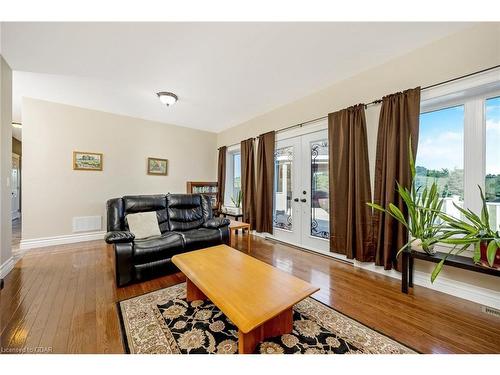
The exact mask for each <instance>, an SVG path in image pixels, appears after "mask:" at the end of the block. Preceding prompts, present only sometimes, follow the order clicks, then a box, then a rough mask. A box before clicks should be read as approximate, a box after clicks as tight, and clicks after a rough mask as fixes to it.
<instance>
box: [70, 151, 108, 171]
mask: <svg viewBox="0 0 500 375" xmlns="http://www.w3.org/2000/svg"><path fill="white" fill-rule="evenodd" d="M73 170H75V171H102V154H101V153H98V152H84V151H73Z"/></svg>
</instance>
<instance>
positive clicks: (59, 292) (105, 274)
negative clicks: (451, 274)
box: [0, 235, 500, 353]
mask: <svg viewBox="0 0 500 375" xmlns="http://www.w3.org/2000/svg"><path fill="white" fill-rule="evenodd" d="M252 241H253V246H252V250H251V252H250V253H251V255H253V256H255V257H256V258H258V259H261V260H263V261H265V262H267V263H270V264H273V265H274V266H276V267H278V268H280V269H282V270H284V271H286V272H290V273H292V274H293V275H295V276H297V277H299V278H302V279H304V280H306V281H309V282H310V283H312V284H313V285H316V286H318V287H320V288H321V290H320V291H319V292H317V293H315V294H314V295H313V296H314V297H315V298H316V299H318V300H320V301H321V302H323V303H326V304H328V305H330V306H332V307H334V308H335V309H337V310H339V311H341V312H342V313H344V314H346V315H348V316H350V317H351V318H354V319H356V320H358V321H360V322H362V323H364V324H365V325H367V326H369V327H371V328H373V329H375V330H377V331H379V332H382V333H384V334H386V335H388V336H390V337H392V338H394V339H396V340H398V341H400V342H401V343H403V344H405V345H408V346H410V347H411V348H413V349H415V350H417V351H420V352H423V353H499V352H500V319H498V318H496V317H493V316H490V315H487V314H485V313H482V312H481V310H480V305H478V304H475V303H472V302H469V301H466V300H462V299H459V298H455V297H452V296H449V295H446V294H443V293H439V292H435V291H432V290H430V289H426V288H423V287H418V286H415V288H414V289H413V292H410V293H411V294H409V295H405V294H402V293H401V292H400V283H399V281H398V280H395V279H392V278H389V277H387V276H383V275H379V274H376V273H372V272H369V271H365V270H362V269H358V268H353V267H352V266H351V265H349V264H345V263H343V262H341V261H337V260H334V259H331V258H328V257H325V256H321V255H316V254H312V253H308V252H304V251H301V250H298V249H295V248H293V247H290V246H287V245H283V244H278V243H274V242H271V241H266V240H263V239H262V238H259V237H254V238H253V239H252ZM237 247H238V248H240V249H242V250H244V251H246V249H245V248H246V239H244V237H243V238H242V236H241V235H240V236H238V242H237ZM183 280H185V278H184V276H183V275H182V274H180V273H178V274H174V275H170V276H166V277H162V278H158V279H155V280H151V281H148V282H144V283H141V284H136V285H132V286H128V287H125V288H119V289H118V288H116V287H115V283H114V265H113V254H112V248H111V247H110V246H107V245H106V244H105V243H104V242H103V241H92V242H85V243H79V244H72V245H64V246H54V247H50V248H43V249H39V250H36V251H32V252H30V253H28V254H27V255H25V256H24V257H23V259H21V260H20V261H19V262H18V263H17V264H16V266H15V268H14V270H12V272H11V273H10V274H9V275H8V276H7V278H6V279H5V288H4V290H2V291H1V292H0V332H1V340H0V353H6V352H27V351H35V352H53V353H123V352H124V349H123V343H122V339H121V328H120V323H119V319H118V314H117V308H116V302H117V301H119V300H122V299H126V298H130V297H133V296H137V295H141V294H144V293H147V292H149V291H153V290H156V289H160V288H163V287H167V286H169V285H173V284H177V283H179V282H181V281H183Z"/></svg>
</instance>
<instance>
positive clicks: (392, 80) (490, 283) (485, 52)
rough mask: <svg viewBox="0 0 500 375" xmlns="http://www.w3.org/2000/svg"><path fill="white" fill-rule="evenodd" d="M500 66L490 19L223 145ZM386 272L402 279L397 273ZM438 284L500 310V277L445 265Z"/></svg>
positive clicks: (305, 101) (282, 112) (425, 274)
mask: <svg viewBox="0 0 500 375" xmlns="http://www.w3.org/2000/svg"><path fill="white" fill-rule="evenodd" d="M499 64H500V23H485V24H482V25H479V26H475V27H472V28H469V29H466V30H464V31H462V32H459V33H457V34H454V35H451V36H449V37H446V38H444V39H441V40H439V41H436V42H434V43H432V44H430V45H428V46H425V47H423V48H420V49H417V50H415V51H413V52H411V53H409V54H406V55H404V56H401V57H399V58H397V59H394V60H392V61H390V62H388V63H386V64H383V65H381V66H378V67H376V68H373V69H370V70H367V71H365V72H362V73H360V74H358V75H356V76H354V77H351V78H349V79H346V80H344V81H341V82H338V83H336V84H334V85H332V86H330V87H328V88H326V89H324V90H322V91H320V92H317V93H315V94H313V95H309V96H307V97H304V98H302V99H300V100H297V101H295V102H292V103H289V104H286V105H284V106H282V107H279V108H277V109H275V110H273V111H271V112H268V113H265V114H263V115H261V116H258V117H256V118H253V119H251V120H249V121H246V122H244V123H242V124H235V126H234V127H232V128H230V129H228V130H226V131H223V132H221V133H219V134H218V137H217V144H218V146H223V145H230V144H233V143H238V142H240V141H241V140H243V139H246V138H249V137H254V136H257V135H258V134H262V133H264V132H266V131H270V130H277V129H281V128H284V127H287V126H291V125H294V124H298V123H301V122H306V121H308V120H311V119H314V118H318V117H321V116H325V115H327V114H328V113H330V112H334V111H336V110H339V109H342V108H346V107H348V106H351V105H354V104H357V103H363V102H364V103H368V102H371V101H372V100H374V99H378V98H381V97H382V96H384V95H386V94H390V93H393V92H397V91H401V90H405V89H408V88H413V87H416V86H422V87H424V86H427V85H431V84H435V83H438V82H441V81H445V80H448V79H452V78H455V77H458V76H461V75H465V74H468V73H472V72H475V71H479V70H482V69H485V68H489V67H492V66H495V65H499ZM304 68H305V69H307V67H304ZM379 111H380V106H371V107H369V108H368V109H367V111H366V119H367V137H368V154H369V160H370V176H371V181H373V179H374V173H375V152H376V144H377V129H378V118H379ZM372 189H373V182H372ZM358 265H359V264H358ZM360 266H361V265H360ZM368 268H369V269H372V270H376V271H378V272H381V273H384V271H383V269H382V267H374V266H373V265H369V266H368ZM416 270H417V276H418V277H417V278H418V280H416V282H418V283H420V284H421V285H425V286H428V287H431V285H429V283H428V279H429V272H430V271H431V269H430V265H429V264H424V263H423V262H419V261H417V262H416ZM386 274H389V275H391V276H394V277H400V274H399V273H396V272H386ZM432 287H433V288H436V289H439V290H442V291H445V292H447V293H451V294H455V295H459V296H461V297H463V298H468V299H471V300H475V301H477V302H481V303H485V304H489V305H494V306H495V307H498V308H500V283H498V278H495V277H493V276H488V275H482V274H477V273H470V272H467V271H463V270H459V269H449V268H448V269H446V267H445V270H444V271H443V272H442V273H441V275H440V276H439V278H438V280H437V282H436V283H435V284H434V285H433V286H432Z"/></svg>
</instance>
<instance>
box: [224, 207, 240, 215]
mask: <svg viewBox="0 0 500 375" xmlns="http://www.w3.org/2000/svg"><path fill="white" fill-rule="evenodd" d="M226 212H227V213H228V214H231V215H241V213H242V209H241V207H226Z"/></svg>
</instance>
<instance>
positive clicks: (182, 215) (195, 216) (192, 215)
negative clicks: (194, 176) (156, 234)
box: [167, 194, 205, 231]
mask: <svg viewBox="0 0 500 375" xmlns="http://www.w3.org/2000/svg"><path fill="white" fill-rule="evenodd" d="M167 211H168V219H169V223H170V230H172V231H186V230H190V229H196V228H199V227H201V225H202V224H203V223H204V221H205V215H204V214H203V207H202V197H201V195H200V194H168V195H167Z"/></svg>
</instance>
